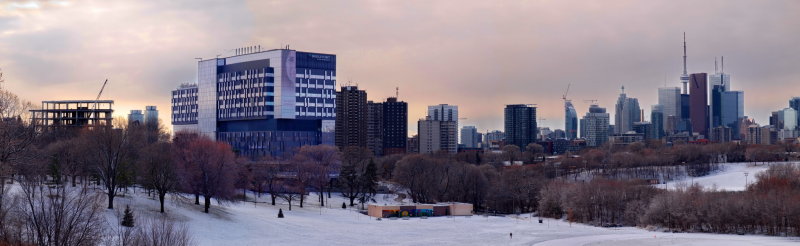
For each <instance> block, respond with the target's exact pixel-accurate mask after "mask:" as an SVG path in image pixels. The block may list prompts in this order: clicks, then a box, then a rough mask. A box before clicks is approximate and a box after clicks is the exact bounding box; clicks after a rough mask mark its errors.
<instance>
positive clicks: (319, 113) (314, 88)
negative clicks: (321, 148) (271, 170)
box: [172, 47, 336, 156]
mask: <svg viewBox="0 0 800 246" xmlns="http://www.w3.org/2000/svg"><path fill="white" fill-rule="evenodd" d="M335 87H336V56H335V55H332V54H322V53H311V52H302V51H296V50H291V49H288V47H287V48H285V49H274V50H265V51H262V50H261V49H260V47H247V48H241V49H236V52H235V54H234V55H232V56H228V57H217V58H211V59H203V60H200V61H198V63H197V83H196V84H194V85H181V86H180V87H178V88H177V89H176V90H174V91H172V125H173V127H174V131H175V132H179V131H193V132H199V133H202V134H205V135H207V136H209V137H211V138H213V139H216V140H219V141H224V142H227V143H229V144H230V145H231V146H232V147H233V148H234V150H236V151H239V153H241V154H243V155H251V156H259V155H273V156H276V155H280V154H282V153H285V152H290V151H293V150H295V149H297V148H299V147H300V146H303V145H316V144H322V143H326V144H333V130H334V122H335V119H336V112H335V109H336V104H335V99H336V89H335Z"/></svg>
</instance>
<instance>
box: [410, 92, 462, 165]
mask: <svg viewBox="0 0 800 246" xmlns="http://www.w3.org/2000/svg"><path fill="white" fill-rule="evenodd" d="M418 127H419V128H418V131H419V146H420V147H419V151H420V153H434V152H438V151H446V152H450V153H455V152H456V151H458V106H456V105H447V104H439V105H433V106H428V116H426V117H425V119H420V120H419V123H418ZM423 127H424V129H425V131H423Z"/></svg>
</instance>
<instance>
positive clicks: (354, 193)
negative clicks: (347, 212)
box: [339, 164, 361, 206]
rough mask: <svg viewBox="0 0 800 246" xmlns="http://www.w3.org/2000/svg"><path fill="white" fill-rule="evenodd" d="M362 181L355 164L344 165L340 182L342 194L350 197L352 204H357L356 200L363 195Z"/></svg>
mask: <svg viewBox="0 0 800 246" xmlns="http://www.w3.org/2000/svg"><path fill="white" fill-rule="evenodd" d="M360 181H361V180H360V177H359V175H358V171H356V167H355V165H353V164H346V165H342V170H341V171H339V182H340V184H341V185H342V188H343V189H342V195H343V196H344V197H347V198H348V199H350V206H353V205H355V202H354V201H355V200H356V198H359V197H360V196H361V184H360Z"/></svg>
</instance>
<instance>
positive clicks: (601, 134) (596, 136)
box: [581, 104, 609, 147]
mask: <svg viewBox="0 0 800 246" xmlns="http://www.w3.org/2000/svg"><path fill="white" fill-rule="evenodd" d="M608 122H609V115H608V113H606V109H605V108H601V107H600V106H597V105H594V104H593V105H591V106H589V112H586V115H584V116H583V119H581V132H582V133H584V134H585V135H582V136H581V137H582V138H585V139H586V146H589V147H596V146H600V145H603V144H604V143H605V142H607V141H608V135H609V134H608V133H609V124H608Z"/></svg>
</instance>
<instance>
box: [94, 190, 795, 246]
mask: <svg viewBox="0 0 800 246" xmlns="http://www.w3.org/2000/svg"><path fill="white" fill-rule="evenodd" d="M268 198H269V197H268V196H262V197H261V198H259V201H260V202H266V201H268ZM383 200H389V198H381V201H380V203H384V201H383ZM332 201H333V203H331V207H330V208H328V207H326V208H321V207H320V206H319V205H318V203H317V201H316V197H315V196H312V197H310V198H309V199H308V204H306V206H305V208H299V207H297V206H293V208H292V211H288V205H287V204H284V203H283V201H281V202H280V204H278V205H277V206H272V205H269V204H268V203H257V204H256V203H252V202H248V203H243V202H240V203H236V204H228V205H227V206H223V207H220V206H218V205H217V204H216V203H215V204H214V206H212V212H211V214H204V213H203V212H202V206H200V205H194V204H193V203H192V202H193V200H191V199H175V198H173V199H170V201H169V202H168V204H167V206H166V208H167V214H168V216H170V217H172V218H174V219H176V220H178V221H181V222H184V223H186V225H187V226H188V227H189V229H190V231H191V233H192V234H193V237H194V238H195V240H196V242H197V243H198V244H199V245H725V246H734V245H776V246H777V245H800V239H798V238H780V237H764V236H738V235H716V234H699V233H661V232H651V231H647V230H643V229H637V228H600V227H592V226H587V225H581V224H571V225H570V224H569V223H567V222H564V221H558V220H552V219H545V220H544V223H542V224H539V223H538V221H537V220H536V219H537V218H530V215H523V216H519V217H517V216H503V217H501V216H488V217H484V216H479V215H476V216H471V217H449V218H448V217H436V218H428V219H421V218H412V219H408V220H402V219H399V220H388V219H384V220H381V221H378V220H375V219H374V218H371V217H368V216H366V215H362V214H360V213H357V212H355V211H352V210H349V209H348V210H345V209H341V204H342V201H343V199H342V198H336V197H334V199H332ZM116 202H117V204H116V207H117V208H118V209H124V207H125V205H126V204H130V205H131V207H132V208H133V209H134V213H135V214H136V215H137V216H139V217H144V216H157V215H158V202H157V201H156V200H153V199H150V198H147V197H146V196H145V194H142V193H141V192H140V193H137V194H129V195H128V196H127V197H123V198H119V199H118V200H116ZM293 205H294V204H293ZM278 208H282V209H283V211H284V215H285V218H283V219H278V218H277V214H278ZM107 213H108V218H109V221H110V223H117V222H116V219H114V215H113V214H114V213H115V212H112V211H108V212H107ZM509 233H513V238H511V237H509Z"/></svg>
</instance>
